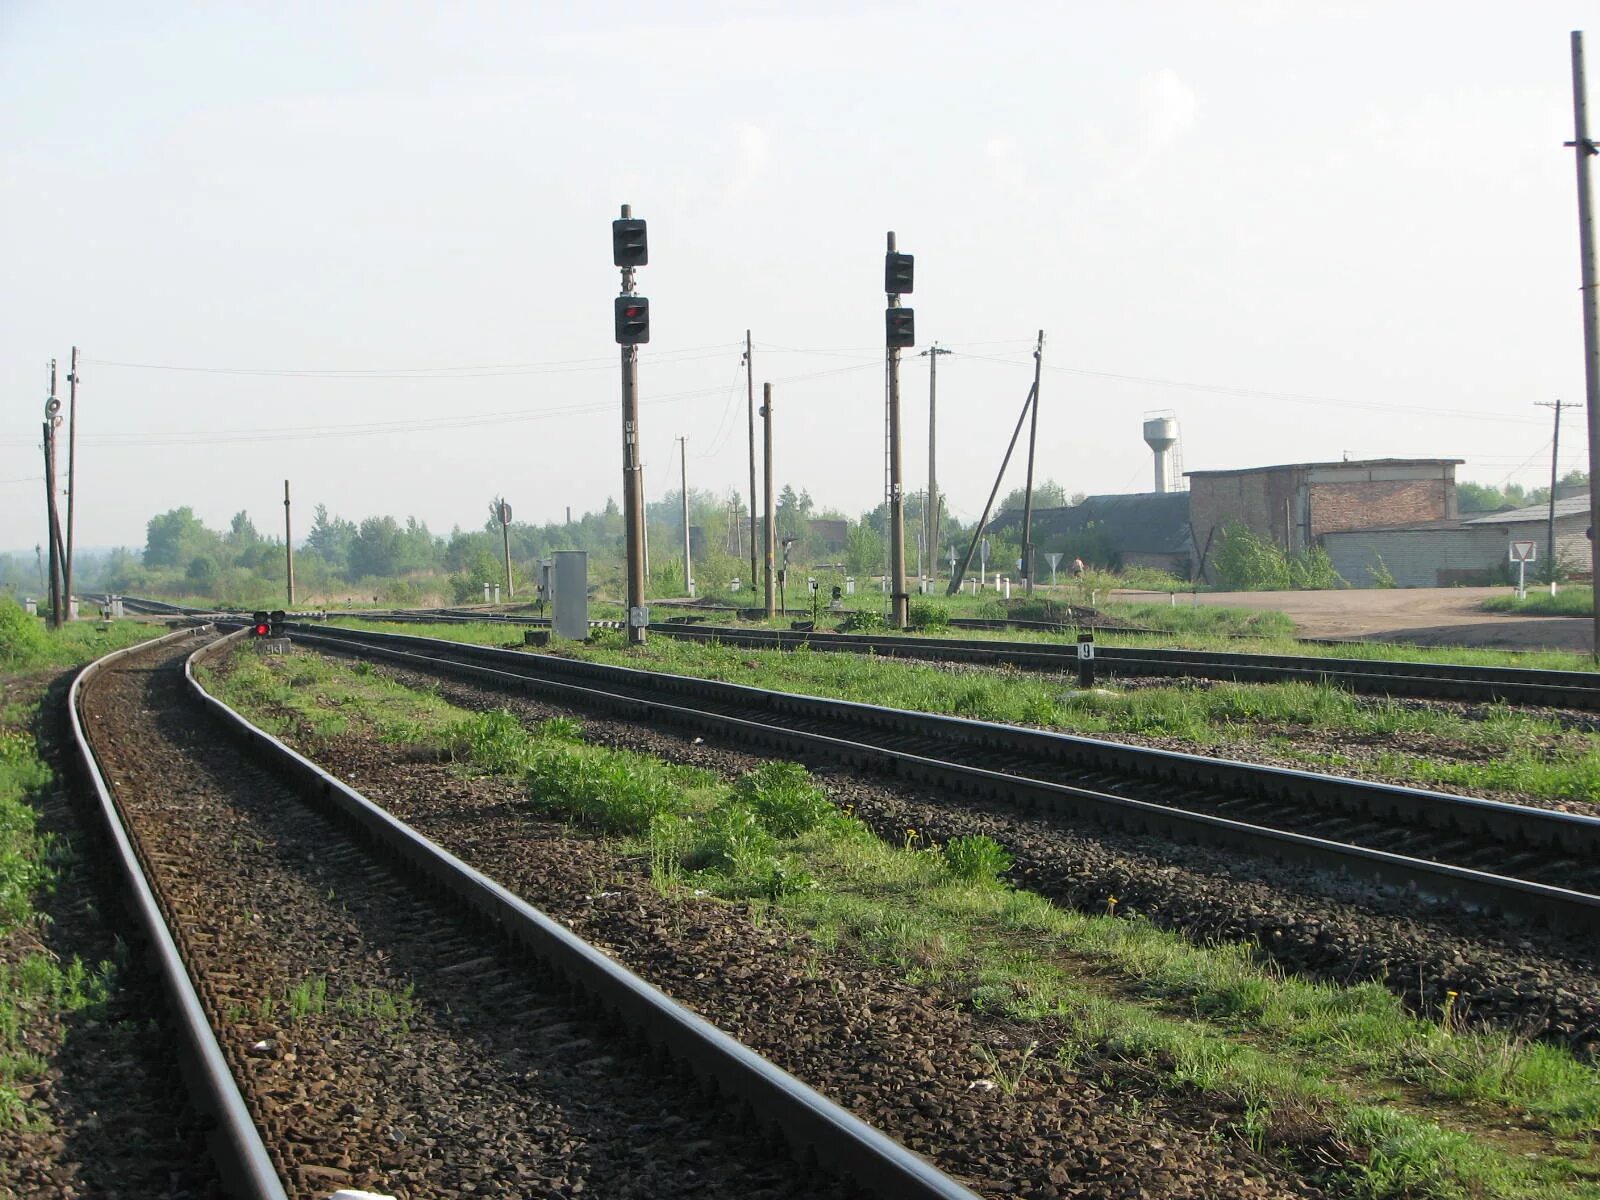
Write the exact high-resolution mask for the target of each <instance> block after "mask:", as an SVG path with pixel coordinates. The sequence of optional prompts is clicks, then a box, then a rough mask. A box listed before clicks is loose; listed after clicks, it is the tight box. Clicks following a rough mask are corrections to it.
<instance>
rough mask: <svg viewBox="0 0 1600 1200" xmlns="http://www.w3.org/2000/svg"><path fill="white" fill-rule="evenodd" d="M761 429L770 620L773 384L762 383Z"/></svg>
mask: <svg viewBox="0 0 1600 1200" xmlns="http://www.w3.org/2000/svg"><path fill="white" fill-rule="evenodd" d="M761 430H762V458H763V459H764V460H765V461H764V462H763V464H762V465H763V468H764V469H765V471H766V491H767V495H766V509H765V513H764V525H765V529H766V543H767V577H766V587H767V619H768V620H769V621H770V620H771V619H772V618H773V617H775V616H777V615H778V609H777V598H776V596H775V595H774V590H773V589H774V588H776V587H777V583H778V579H777V569H776V564H775V563H774V562H773V554H772V548H773V546H775V545H776V544H777V534H778V531H777V514H776V512H775V511H774V510H773V506H772V385H771V384H770V383H763V384H762V385H761ZM750 586H751V587H754V586H755V580H753V579H752V580H751V581H750Z"/></svg>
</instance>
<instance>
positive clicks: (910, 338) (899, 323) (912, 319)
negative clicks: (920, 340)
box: [883, 308, 917, 347]
mask: <svg viewBox="0 0 1600 1200" xmlns="http://www.w3.org/2000/svg"><path fill="white" fill-rule="evenodd" d="M883 339H884V345H886V346H891V347H893V346H901V347H904V346H915V345H916V344H917V314H916V311H915V310H914V309H909V308H886V309H884V311H883Z"/></svg>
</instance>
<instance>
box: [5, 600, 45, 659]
mask: <svg viewBox="0 0 1600 1200" xmlns="http://www.w3.org/2000/svg"><path fill="white" fill-rule="evenodd" d="M49 656H50V637H49V635H48V634H47V633H45V628H44V622H43V621H42V620H40V619H39V618H38V617H30V616H29V615H28V613H27V611H26V610H25V609H24V608H23V607H22V605H20V604H18V603H17V602H16V601H15V600H13V599H11V597H10V596H0V666H5V667H22V666H32V665H36V664H42V663H44V662H45V661H47V660H48V658H49Z"/></svg>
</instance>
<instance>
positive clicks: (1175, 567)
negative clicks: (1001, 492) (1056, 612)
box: [991, 492, 1195, 579]
mask: <svg viewBox="0 0 1600 1200" xmlns="http://www.w3.org/2000/svg"><path fill="white" fill-rule="evenodd" d="M991 528H992V529H993V530H994V531H995V532H996V533H1001V534H1005V535H1006V536H1008V537H1011V538H1012V539H1014V540H1016V541H1019V542H1020V541H1021V540H1022V513H1021V512H1020V511H1018V510H1016V509H1009V510H1007V511H1005V512H1003V513H1001V514H1000V516H999V517H998V518H997V519H996V520H995V521H994V523H993V525H992V526H991ZM1032 538H1033V545H1034V549H1035V551H1036V553H1037V554H1038V556H1039V558H1038V560H1037V561H1038V563H1039V573H1040V576H1041V578H1042V577H1045V576H1046V574H1047V572H1048V569H1049V560H1048V559H1047V558H1045V557H1044V556H1045V555H1047V554H1050V553H1057V554H1061V555H1062V556H1063V558H1064V560H1065V561H1066V562H1071V561H1072V560H1073V559H1074V558H1082V559H1083V560H1084V561H1085V562H1088V563H1090V564H1091V565H1094V566H1101V567H1112V568H1117V569H1123V570H1125V569H1127V568H1128V567H1155V568H1157V569H1158V570H1162V571H1167V572H1169V573H1170V574H1173V575H1176V576H1177V577H1178V578H1179V579H1188V578H1189V576H1190V574H1191V572H1192V571H1193V569H1194V563H1195V550H1194V538H1193V537H1192V536H1191V534H1190V531H1189V493H1188V492H1132V493H1128V494H1124V495H1108V496H1088V497H1085V498H1084V500H1083V501H1082V502H1081V503H1079V504H1073V505H1070V506H1068V507H1065V508H1041V509H1036V510H1035V511H1034V514H1033V532H1032Z"/></svg>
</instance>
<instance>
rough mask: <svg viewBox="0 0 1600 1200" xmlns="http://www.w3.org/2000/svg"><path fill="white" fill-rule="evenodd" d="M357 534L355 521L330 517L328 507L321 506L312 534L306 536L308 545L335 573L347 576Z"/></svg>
mask: <svg viewBox="0 0 1600 1200" xmlns="http://www.w3.org/2000/svg"><path fill="white" fill-rule="evenodd" d="M357 532H358V531H357V529H356V526H355V523H354V522H353V521H346V520H345V519H344V518H343V517H329V516H328V506H327V505H326V504H319V505H317V512H316V516H315V518H314V519H313V520H312V522H311V532H310V533H309V534H308V535H307V536H306V545H307V546H308V547H310V548H311V549H312V550H314V551H316V553H317V556H318V557H319V558H321V559H322V561H323V562H325V563H327V564H328V565H329V566H330V567H332V568H333V569H334V570H335V571H337V572H339V573H340V574H346V573H348V572H349V569H350V550H351V547H353V546H354V545H355V541H356V533H357Z"/></svg>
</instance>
